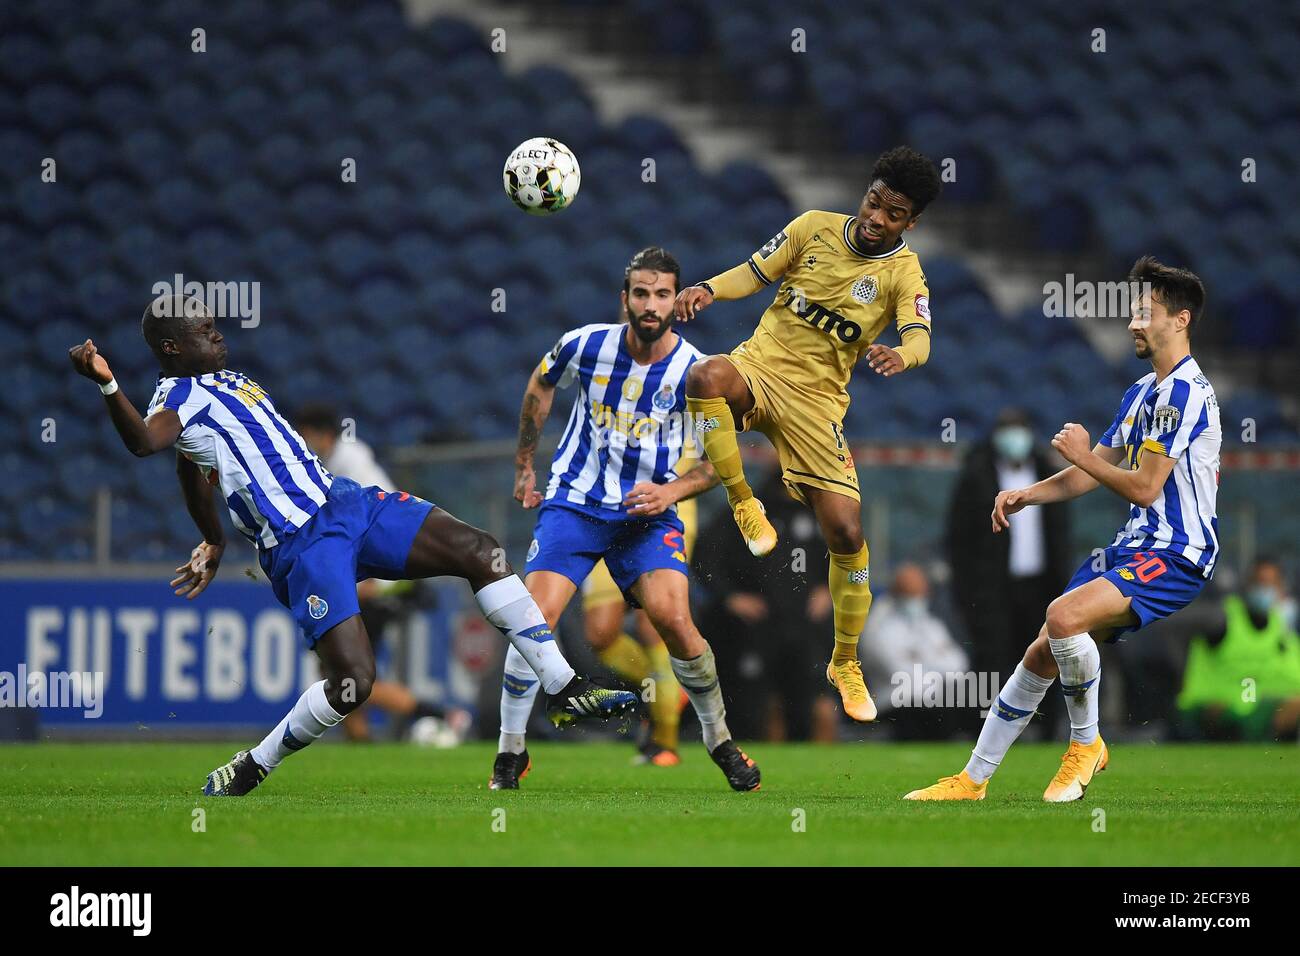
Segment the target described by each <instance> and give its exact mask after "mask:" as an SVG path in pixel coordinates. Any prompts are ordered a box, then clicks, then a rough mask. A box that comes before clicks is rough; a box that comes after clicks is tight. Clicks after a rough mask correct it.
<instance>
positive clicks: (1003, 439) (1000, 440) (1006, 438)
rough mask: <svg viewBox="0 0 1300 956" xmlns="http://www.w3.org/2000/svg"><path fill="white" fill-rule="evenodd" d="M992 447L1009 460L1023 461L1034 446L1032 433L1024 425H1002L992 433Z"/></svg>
mask: <svg viewBox="0 0 1300 956" xmlns="http://www.w3.org/2000/svg"><path fill="white" fill-rule="evenodd" d="M993 447H994V448H996V449H997V452H998V454H999V455H1000V456H1002V457H1003V458H1006V459H1008V460H1009V461H1024V460H1025V459H1026V458H1028V457H1029V453H1030V451H1032V450H1033V447H1034V433H1033V432H1031V431H1030V430H1029V429H1028V428H1026V427H1025V426H1024V425H1004V426H1003V427H1002V428H999V429H998V430H997V431H995V432H994V433H993Z"/></svg>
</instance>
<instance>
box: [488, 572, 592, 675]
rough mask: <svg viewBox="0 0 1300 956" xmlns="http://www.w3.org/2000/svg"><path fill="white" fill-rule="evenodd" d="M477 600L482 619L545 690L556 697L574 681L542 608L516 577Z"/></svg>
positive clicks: (493, 585) (494, 585)
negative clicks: (507, 641)
mask: <svg viewBox="0 0 1300 956" xmlns="http://www.w3.org/2000/svg"><path fill="white" fill-rule="evenodd" d="M474 600H476V601H478V606H479V610H480V611H482V612H483V616H484V617H485V618H487V619H488V621H490V622H491V623H492V625H493V626H494V627H496V629H497V630H498V631H500V632H501V633H502V634H504V635H505V636H506V639H507V640H509V641H510V645H511V646H512V647H513V648H515V650H517V651H519V653H520V654H522V655H523V657H524V660H526V661H527V662H528V666H529V667H531V668H532V669H533V673H534V674H536V675H537V677H538V679H539V680H540V681H541V682H542V690H544V691H546V693H548V694H556V693H559V692H560V691H561V690H563V689H564V687H565V685H567V684H568V683H569V681H571V680H573V676H574V675H573V668H572V667H570V666H569V662H568V661H566V660H565V659H564V655H563V654H561V653H560V648H559V646H558V645H557V644H556V643H555V635H553V634H552V633H551V629H550V627H549V626H548V625H547V623H546V618H545V617H543V616H542V611H541V608H539V607H538V606H537V602H536V601H534V600H533V596H532V595H531V594H529V593H528V588H526V587H524V582H523V581H521V580H519V576H518V575H517V574H512V575H510V576H509V577H504V578H502V579H501V580H500V581H493V582H492V583H491V584H489V585H488V586H487V587H485V588H483V589H482V590H481V591H478V592H476V593H475V594H474Z"/></svg>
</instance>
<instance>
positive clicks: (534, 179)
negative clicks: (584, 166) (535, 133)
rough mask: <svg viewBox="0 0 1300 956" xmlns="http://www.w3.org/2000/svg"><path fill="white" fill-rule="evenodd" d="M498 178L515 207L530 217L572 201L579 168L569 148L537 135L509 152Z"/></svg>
mask: <svg viewBox="0 0 1300 956" xmlns="http://www.w3.org/2000/svg"><path fill="white" fill-rule="evenodd" d="M501 179H502V181H503V182H504V183H505V187H506V195H507V196H509V197H510V200H511V201H512V202H513V203H514V204H515V205H516V206H518V207H519V208H520V209H522V210H523V211H524V212H526V213H528V214H529V215H532V216H549V215H550V214H551V213H554V212H559V211H560V210H561V209H564V208H565V207H566V206H568V205H569V204H570V203H572V202H573V200H574V198H575V197H576V196H577V195H578V186H579V185H581V183H582V171H581V170H580V169H579V168H578V157H576V156H574V155H573V151H572V150H571V149H569V147H567V146H565V145H564V144H563V143H561V142H560V141H559V140H558V139H549V138H547V137H544V136H539V137H537V138H535V139H527V140H524V141H523V142H522V143H520V144H519V145H518V146H516V147H515V148H514V149H513V150H511V151H510V156H509V157H508V158H507V159H506V167H505V169H504V170H502V172H501Z"/></svg>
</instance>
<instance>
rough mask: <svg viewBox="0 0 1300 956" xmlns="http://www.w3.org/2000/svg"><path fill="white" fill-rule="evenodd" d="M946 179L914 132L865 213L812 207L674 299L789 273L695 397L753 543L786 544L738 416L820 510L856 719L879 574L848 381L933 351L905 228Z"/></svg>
mask: <svg viewBox="0 0 1300 956" xmlns="http://www.w3.org/2000/svg"><path fill="white" fill-rule="evenodd" d="M940 188H941V186H940V181H939V172H938V170H937V169H936V168H935V166H934V164H933V163H932V162H930V160H929V159H927V158H926V157H925V156H923V155H921V154H920V153H918V152H917V151H916V150H913V149H910V148H909V147H906V146H899V147H896V148H894V149H891V150H889V151H888V152H887V153H885V154H884V155H882V156H881V157H880V158H879V159H878V160H877V161H876V164H875V166H874V167H873V168H872V171H871V181H870V185H869V186H868V188H867V193H866V195H865V196H864V197H863V199H862V204H861V206H860V207H859V209H858V212H857V214H856V215H853V216H849V215H845V214H843V213H832V212H819V211H812V212H806V213H804V214H803V215H801V216H799V217H797V218H796V219H795V220H794V221H792V222H791V223H790V224H789V225H787V226H786V227H785V228H784V229H783V230H781V231H780V232H778V233H777V234H776V235H775V236H773V237H772V239H771V240H769V241H768V243H767V244H766V245H764V246H763V247H762V248H761V249H759V250H758V251H757V252H756V253H754V254H753V255H752V256H750V258H749V259H748V260H747V261H745V262H743V263H741V264H740V265H738V266H736V267H735V268H733V269H729V270H728V271H726V272H724V273H722V274H721V275H717V276H714V277H713V278H711V279H709V280H708V281H707V282H702V283H700V284H699V285H695V286H691V287H689V288H687V289H683V290H682V292H681V293H680V294H679V295H678V297H677V302H676V313H677V317H678V319H680V320H681V321H684V322H685V321H689V320H690V319H692V318H693V317H694V316H695V313H696V312H698V311H699V310H700V309H703V308H706V307H708V306H709V305H710V304H711V303H712V302H714V301H715V300H717V299H721V300H723V301H726V300H730V299H740V298H744V297H745V296H748V295H752V294H753V293H755V292H758V291H759V290H760V289H764V288H767V287H768V286H770V285H772V284H773V283H777V282H779V283H780V284H779V286H778V288H777V293H776V297H775V298H774V299H773V300H772V304H771V305H769V306H768V307H767V310H766V311H765V312H764V313H763V317H762V319H761V320H760V322H759V325H758V328H757V329H756V330H755V331H754V334H753V335H752V336H751V337H750V338H749V340H748V341H746V342H743V343H741V344H740V345H738V346H737V347H736V348H735V350H733V351H732V352H731V354H729V355H714V356H711V357H709V358H707V359H704V360H703V361H700V362H696V363H695V365H693V366H692V367H691V370H690V372H689V373H688V375H687V382H686V401H687V407H688V408H689V410H690V412H691V414H692V415H693V416H694V418H695V422H696V431H697V433H698V434H699V436H700V440H701V443H702V444H703V446H704V451H705V454H707V455H708V458H709V461H710V462H711V463H712V464H713V467H714V469H715V470H716V471H717V473H718V477H719V478H720V479H721V481H722V484H723V486H724V487H725V488H726V490H727V499H728V501H729V502H730V504H731V508H732V512H733V514H734V515H735V519H736V524H737V525H738V526H739V527H740V531H741V534H743V535H744V536H745V540H746V541H747V542H748V544H749V549H750V551H751V552H752V553H753V554H755V555H764V554H768V553H769V552H770V551H771V550H772V549H773V548H774V547H776V531H775V529H774V528H773V527H772V524H771V522H769V521H768V520H767V518H766V517H765V515H764V511H763V505H762V502H760V501H759V500H758V499H757V498H755V497H754V492H753V490H752V489H751V488H750V486H749V484H748V482H746V480H745V475H744V469H743V467H742V464H741V459H740V447H739V445H738V444H737V442H736V432H737V430H740V431H750V430H754V431H759V432H762V433H763V434H764V435H766V436H767V437H768V438H769V439H770V440H771V442H772V444H773V446H775V448H776V451H777V456H778V458H779V459H780V463H781V477H782V479H783V480H784V482H785V485H786V490H787V491H788V492H789V493H790V495H791V496H792V497H794V498H796V499H798V500H799V501H803V502H805V503H807V504H808V505H809V506H810V507H811V508H812V510H813V513H814V514H815V515H816V517H817V522H818V524H819V525H820V527H821V531H822V536H823V537H824V538H825V540H826V544H827V546H828V548H829V551H830V556H831V568H830V590H831V597H832V598H833V600H834V604H835V650H834V653H833V655H832V657H831V662H830V664H829V665H828V666H827V669H826V678H827V680H829V681H830V683H831V684H832V685H833V686H834V687H835V688H836V689H837V690H839V693H840V698H841V700H842V701H843V703H844V710H845V712H846V713H847V714H849V716H851V717H852V718H854V719H855V720H859V721H869V720H874V719H875V716H876V706H875V704H874V703H873V702H872V700H871V695H870V694H869V693H868V692H867V687H866V683H865V681H863V679H862V668H861V666H860V665H859V663H858V635H859V634H860V633H861V632H862V628H863V626H864V625H865V624H866V619H867V612H868V610H869V609H870V607H871V587H870V572H869V562H868V552H867V544H866V540H865V539H864V537H863V534H862V518H861V497H860V495H859V493H858V477H857V473H856V471H855V470H854V467H853V456H852V455H851V454H850V453H849V448H848V445H847V443H846V442H845V440H844V427H843V426H844V414H845V412H846V411H847V410H848V407H849V395H848V391H847V386H848V382H849V377H850V376H851V375H852V372H853V367H854V365H856V364H857V362H858V360H859V359H860V358H861V357H862V356H863V355H866V357H867V362H868V364H869V365H870V367H871V368H872V369H874V370H875V372H876V373H877V374H878V375H882V376H886V377H888V376H891V375H897V374H898V373H899V372H903V371H906V370H907V369H910V368H916V367H917V366H918V365H922V364H924V362H925V361H926V359H927V358H929V355H930V291H929V289H928V288H927V286H926V281H925V274H924V273H923V272H922V271H921V264H920V262H919V261H918V260H917V257H916V254H915V253H914V252H912V250H911V249H909V248H908V246H907V243H906V242H905V241H904V239H903V233H904V232H906V231H907V230H909V229H911V228H912V227H913V226H914V225H916V221H917V218H918V217H919V216H920V215H921V212H922V210H924V209H925V207H926V206H927V205H928V204H929V203H930V202H932V201H933V200H934V199H935V198H936V197H937V196H938V195H939V190H940ZM891 320H892V321H893V322H894V324H895V326H896V327H897V329H898V332H899V336H900V338H901V343H900V344H899V345H898V346H897V347H896V348H891V347H889V346H887V345H882V344H878V343H876V341H875V340H876V338H877V337H878V336H879V335H880V333H881V332H882V331H883V330H884V328H885V326H886V325H887V324H888V323H889V322H890V321H891ZM737 426H739V429H738V428H737Z"/></svg>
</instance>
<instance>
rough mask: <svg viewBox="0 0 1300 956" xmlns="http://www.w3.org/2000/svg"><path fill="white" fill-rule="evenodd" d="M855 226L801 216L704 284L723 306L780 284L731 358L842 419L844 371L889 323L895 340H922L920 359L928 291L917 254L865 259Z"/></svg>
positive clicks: (900, 250)
mask: <svg viewBox="0 0 1300 956" xmlns="http://www.w3.org/2000/svg"><path fill="white" fill-rule="evenodd" d="M856 221H857V218H856V217H855V216H846V215H845V214H843V213H835V212H821V211H817V210H813V211H811V212H806V213H804V214H803V215H801V216H799V217H798V218H797V219H795V220H794V221H793V222H791V223H790V224H789V225H788V226H786V227H785V228H784V229H783V230H781V231H780V232H778V233H777V234H776V235H775V236H773V237H772V238H771V239H770V240H769V241H768V242H767V244H766V245H764V246H763V247H762V248H761V249H759V250H758V251H757V252H755V253H754V254H753V255H752V256H750V258H749V260H748V262H747V263H745V264H743V265H741V266H737V267H736V268H735V269H732V270H729V271H728V272H726V273H723V274H722V275H720V276H715V277H714V278H712V279H710V280H709V285H710V286H711V287H712V288H713V290H714V297H715V298H717V299H723V300H725V299H736V298H740V297H741V296H744V295H748V294H750V293H752V292H756V291H758V290H759V289H760V288H763V287H766V286H770V285H773V284H777V283H779V284H778V285H777V291H776V297H775V298H774V299H773V300H772V304H771V305H770V306H768V307H767V311H765V312H764V313H763V317H762V319H761V320H760V321H759V324H758V328H757V329H755V330H754V334H753V335H752V336H751V337H750V338H749V339H748V340H747V341H745V342H743V343H742V344H740V345H739V346H737V347H736V349H735V352H734V353H733V354H735V355H737V356H738V357H741V358H743V360H744V361H745V362H748V363H750V364H752V365H755V366H758V367H760V368H761V369H762V370H765V371H767V372H769V373H770V374H772V375H775V376H778V377H779V378H781V379H782V380H783V381H784V382H785V383H787V384H788V385H790V386H791V387H793V388H794V389H795V390H796V391H799V392H805V393H808V397H809V398H810V399H811V400H814V401H817V400H821V401H830V402H832V403H834V404H835V405H837V406H838V407H839V408H840V409H841V411H843V410H844V409H847V407H848V404H849V396H848V392H847V391H846V386H847V385H848V382H849V377H850V376H851V375H852V373H853V366H854V365H855V364H856V363H857V361H858V360H859V359H860V358H861V357H862V353H863V352H865V351H866V350H867V347H868V346H870V345H871V343H872V342H874V341H875V340H876V338H877V337H878V336H879V335H880V333H881V332H882V331H883V330H884V328H885V326H886V325H887V324H888V323H889V322H891V321H892V322H893V323H894V324H895V325H896V326H897V328H898V332H899V335H900V336H904V337H906V338H909V339H913V338H921V339H922V340H923V341H924V345H925V347H924V348H922V349H921V350H920V351H922V352H923V353H924V354H925V355H927V356H928V353H929V348H928V344H929V343H928V339H927V338H926V337H928V336H929V334H930V290H929V288H928V287H927V286H926V281H925V274H924V273H923V272H922V271H921V264H920V262H919V260H918V259H917V257H916V253H914V252H913V251H912V250H911V249H910V248H908V246H907V243H906V242H903V241H902V240H901V239H900V240H899V244H898V246H897V247H896V248H895V249H894V250H893V251H892V252H887V253H884V254H881V255H868V254H866V253H864V252H863V251H861V249H860V247H859V245H858V244H857V243H856V242H855V236H854V234H853V230H854V228H855V223H856ZM746 272H748V275H746V274H745V273H746ZM907 358H908V362H909V367H911V365H913V364H918V363H917V361H916V356H915V355H911V356H908V357H907ZM921 361H924V358H922V359H921Z"/></svg>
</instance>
